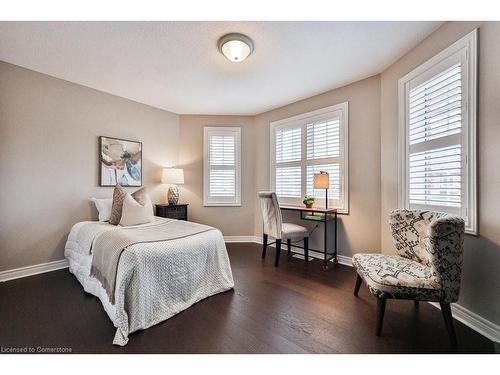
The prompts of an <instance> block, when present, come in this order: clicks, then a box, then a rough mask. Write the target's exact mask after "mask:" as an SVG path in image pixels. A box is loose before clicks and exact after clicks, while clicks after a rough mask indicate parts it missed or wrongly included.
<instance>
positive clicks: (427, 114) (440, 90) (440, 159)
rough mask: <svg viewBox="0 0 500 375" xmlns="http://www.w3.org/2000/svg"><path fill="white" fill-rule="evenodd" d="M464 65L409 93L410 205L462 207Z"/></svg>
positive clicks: (434, 78) (448, 69) (437, 207)
mask: <svg viewBox="0 0 500 375" xmlns="http://www.w3.org/2000/svg"><path fill="white" fill-rule="evenodd" d="M462 92H463V91H462V64H461V62H458V63H455V64H453V65H452V66H450V67H448V68H447V69H445V70H443V71H441V72H439V73H438V74H435V75H433V76H432V77H430V78H428V79H427V80H426V81H425V82H423V83H420V84H419V85H418V86H416V87H413V88H412V85H411V82H410V90H409V94H408V109H409V110H408V141H409V160H408V179H409V181H408V182H409V203H410V205H415V206H416V207H418V206H434V207H435V208H434V209H438V210H439V209H440V208H439V207H441V209H442V208H446V209H447V210H448V211H451V212H453V211H454V210H453V208H456V209H457V212H458V210H459V209H460V208H461V205H462V192H463V186H462V182H463V178H462V177H463V172H464V163H463V158H462V144H461V143H462V139H461V132H462V116H463V97H462Z"/></svg>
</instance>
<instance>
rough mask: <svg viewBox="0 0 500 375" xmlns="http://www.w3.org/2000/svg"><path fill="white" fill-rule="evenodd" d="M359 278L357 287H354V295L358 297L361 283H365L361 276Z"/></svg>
mask: <svg viewBox="0 0 500 375" xmlns="http://www.w3.org/2000/svg"><path fill="white" fill-rule="evenodd" d="M357 276H358V277H357V278H356V285H355V286H354V295H355V296H356V297H357V296H358V292H359V288H360V287H361V283H362V282H363V279H362V278H361V276H359V275H357Z"/></svg>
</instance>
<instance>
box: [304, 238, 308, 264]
mask: <svg viewBox="0 0 500 375" xmlns="http://www.w3.org/2000/svg"><path fill="white" fill-rule="evenodd" d="M304 259H305V260H306V263H308V262H309V237H304Z"/></svg>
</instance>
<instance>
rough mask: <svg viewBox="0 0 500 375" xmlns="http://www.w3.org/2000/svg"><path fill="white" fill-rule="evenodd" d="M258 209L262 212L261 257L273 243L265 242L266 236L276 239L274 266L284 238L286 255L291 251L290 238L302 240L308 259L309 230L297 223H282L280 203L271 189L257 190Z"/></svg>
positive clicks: (277, 261)
mask: <svg viewBox="0 0 500 375" xmlns="http://www.w3.org/2000/svg"><path fill="white" fill-rule="evenodd" d="M259 201H260V211H261V213H262V220H263V222H264V225H263V227H264V228H263V232H264V234H263V238H262V244H263V246H262V258H263V259H264V258H265V257H266V250H267V247H268V246H270V245H272V244H274V242H272V243H269V244H268V243H267V240H268V237H269V236H271V237H273V238H275V239H276V259H275V261H274V266H275V267H278V264H279V261H280V253H281V241H282V240H286V243H287V247H288V256H289V257H290V255H291V251H292V240H304V255H305V259H306V262H307V261H308V260H309V231H308V230H307V228H304V227H302V226H300V225H297V224H292V223H283V219H282V216H281V210H280V205H279V203H278V197H276V193H274V192H272V191H261V192H259Z"/></svg>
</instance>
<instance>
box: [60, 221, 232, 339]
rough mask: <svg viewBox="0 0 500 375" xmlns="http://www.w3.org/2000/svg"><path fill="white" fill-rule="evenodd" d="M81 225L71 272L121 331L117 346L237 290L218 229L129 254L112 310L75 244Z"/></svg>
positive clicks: (69, 246)
mask: <svg viewBox="0 0 500 375" xmlns="http://www.w3.org/2000/svg"><path fill="white" fill-rule="evenodd" d="M82 224H83V223H78V224H75V225H74V226H73V228H72V229H71V232H70V234H69V236H68V241H67V243H66V250H65V256H66V257H67V258H68V260H69V264H70V272H72V273H73V274H75V276H76V277H77V279H78V280H79V281H80V283H81V284H82V285H83V287H84V289H85V291H87V292H89V293H91V294H93V295H95V296H97V297H98V298H99V299H100V300H101V302H102V303H103V306H104V309H105V310H106V312H107V313H108V315H109V317H110V318H111V320H112V321H113V323H114V325H115V327H116V328H117V331H116V335H115V338H114V341H113V343H114V344H117V345H126V344H127V342H128V334H129V333H131V332H134V331H137V330H140V329H145V328H148V327H151V326H153V325H155V324H158V323H159V322H162V321H164V320H166V319H168V318H170V317H172V316H173V315H175V314H177V313H179V312H181V311H183V310H185V309H187V308H188V307H190V306H191V305H193V304H194V303H196V302H198V301H200V300H202V299H204V298H206V297H209V296H212V295H214V294H217V293H220V292H223V291H226V290H229V289H231V288H233V286H234V282H233V277H232V273H231V266H230V264H229V258H228V256H227V251H226V246H225V243H224V239H223V237H222V233H221V232H220V231H219V230H216V229H214V230H210V231H207V232H203V233H198V234H196V235H193V236H189V237H186V238H180V239H175V240H170V241H159V242H153V243H141V244H136V245H132V246H130V247H128V248H127V249H125V250H124V251H123V253H122V255H121V258H120V261H119V264H118V272H117V276H116V289H115V301H116V304H115V305H112V304H111V303H110V302H109V298H108V296H107V295H106V292H105V291H104V289H103V288H102V286H101V285H100V283H99V281H97V280H96V279H95V278H93V277H90V276H89V274H90V264H91V261H92V258H91V257H92V255H88V254H86V253H85V250H84V249H81V248H80V247H79V246H78V243H77V241H76V238H77V234H78V231H79V229H80V228H81V226H82ZM110 227H114V226H111V225H110ZM101 232H102V231H101ZM89 235H91V234H89ZM96 235H99V234H96Z"/></svg>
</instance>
